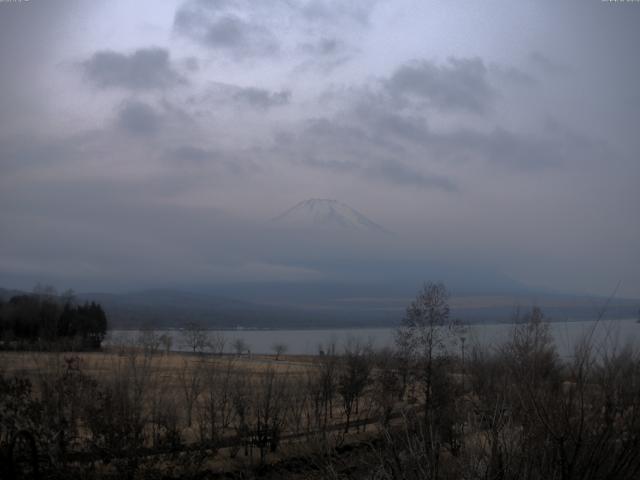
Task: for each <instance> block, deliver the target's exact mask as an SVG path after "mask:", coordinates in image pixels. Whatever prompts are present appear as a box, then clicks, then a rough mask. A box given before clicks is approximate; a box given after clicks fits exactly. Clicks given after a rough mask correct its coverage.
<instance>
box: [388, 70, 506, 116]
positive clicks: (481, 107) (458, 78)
mask: <svg viewBox="0 0 640 480" xmlns="http://www.w3.org/2000/svg"><path fill="white" fill-rule="evenodd" d="M387 89H388V91H389V92H390V94H391V95H392V96H395V97H400V98H406V97H413V98H416V99H421V100H425V101H426V102H427V103H428V104H429V105H431V106H433V107H436V108H438V109H441V110H462V111H468V112H472V113H483V112H485V111H486V110H487V109H488V107H489V105H490V102H491V100H492V99H493V97H494V90H493V87H492V86H491V85H490V84H489V80H488V78H487V67H486V66H485V64H484V62H483V61H482V60H481V59H479V58H455V57H452V58H449V60H448V62H447V63H445V64H443V65H437V64H435V63H433V62H429V61H426V60H422V61H415V62H412V63H409V64H406V65H404V66H402V67H400V68H399V69H397V70H396V71H395V72H394V73H393V75H391V77H390V78H389V80H388V82H387Z"/></svg>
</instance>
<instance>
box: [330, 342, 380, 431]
mask: <svg viewBox="0 0 640 480" xmlns="http://www.w3.org/2000/svg"><path fill="white" fill-rule="evenodd" d="M371 367H372V365H371V355H370V349H367V348H365V347H363V346H362V345H360V343H359V342H357V341H353V340H352V341H350V342H349V343H348V344H347V347H346V348H345V354H344V357H343V363H342V365H341V369H340V374H339V376H338V393H339V394H340V396H341V397H342V409H343V412H344V416H345V427H344V433H348V432H349V427H350V424H351V423H350V422H351V417H352V414H353V413H354V412H355V413H358V407H359V401H360V397H361V396H362V394H363V392H364V389H365V387H366V386H367V385H368V383H369V380H370V375H371Z"/></svg>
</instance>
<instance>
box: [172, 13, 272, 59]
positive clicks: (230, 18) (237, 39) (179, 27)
mask: <svg viewBox="0 0 640 480" xmlns="http://www.w3.org/2000/svg"><path fill="white" fill-rule="evenodd" d="M230 4H231V2H220V3H219V4H216V5H214V4H203V3H202V2H187V3H185V4H184V5H183V6H182V7H181V8H180V9H178V11H177V12H176V15H175V18H174V29H175V31H176V32H178V33H179V34H181V35H184V36H185V37H187V38H190V39H192V40H194V41H196V42H198V43H200V44H201V45H203V46H205V47H208V48H215V49H220V50H223V51H228V52H230V53H232V54H233V55H235V56H236V57H245V56H248V57H250V56H264V55H273V54H275V53H277V52H278V50H279V49H280V45H279V42H278V40H277V38H276V36H275V35H274V34H273V33H272V32H271V31H270V30H269V29H268V28H267V27H265V26H264V25H262V24H260V23H257V22H255V21H253V20H247V19H244V18H241V17H239V16H238V15H235V14H232V13H226V11H225V10H224V8H221V7H224V6H225V5H230Z"/></svg>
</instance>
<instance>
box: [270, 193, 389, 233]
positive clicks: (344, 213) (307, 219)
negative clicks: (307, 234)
mask: <svg viewBox="0 0 640 480" xmlns="http://www.w3.org/2000/svg"><path fill="white" fill-rule="evenodd" d="M272 222H273V223H274V224H276V225H278V226H285V227H294V228H314V229H318V228H319V229H325V230H336V229H343V230H347V231H349V230H350V231H357V232H366V233H372V232H375V233H389V231H388V230H386V229H385V228H384V227H382V226H380V225H378V224H377V223H375V222H374V221H373V220H370V219H369V218H367V217H366V216H365V215H363V214H362V213H360V212H358V211H357V210H355V209H353V208H351V207H350V206H349V205H345V204H344V203H341V202H339V201H337V200H331V199H326V198H311V199H308V200H304V201H302V202H300V203H298V204H297V205H295V206H293V207H291V208H290V209H289V210H287V211H286V212H284V213H282V214H281V215H278V216H277V217H275V218H273V219H272Z"/></svg>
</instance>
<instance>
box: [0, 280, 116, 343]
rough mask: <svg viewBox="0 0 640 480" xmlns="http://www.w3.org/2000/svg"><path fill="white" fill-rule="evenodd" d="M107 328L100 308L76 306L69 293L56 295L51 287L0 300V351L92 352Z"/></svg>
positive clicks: (92, 304) (96, 305)
mask: <svg viewBox="0 0 640 480" xmlns="http://www.w3.org/2000/svg"><path fill="white" fill-rule="evenodd" d="M107 328H108V321H107V316H106V314H105V312H104V310H103V309H102V306H101V305H100V304H98V303H95V302H85V303H83V304H77V303H76V302H75V296H74V294H73V292H72V291H66V292H64V293H63V294H61V295H58V294H57V292H56V291H55V289H53V288H52V287H41V286H37V287H36V288H34V291H33V292H32V293H25V294H18V295H14V296H12V297H11V298H9V300H8V301H6V302H4V301H1V300H0V348H4V349H15V348H17V349H33V348H47V347H55V348H64V349H73V350H96V349H99V348H100V345H101V343H102V340H103V339H104V337H105V335H106V333H107Z"/></svg>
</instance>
